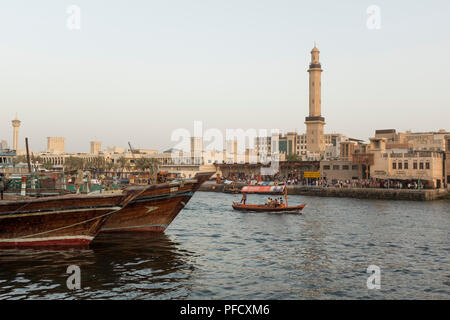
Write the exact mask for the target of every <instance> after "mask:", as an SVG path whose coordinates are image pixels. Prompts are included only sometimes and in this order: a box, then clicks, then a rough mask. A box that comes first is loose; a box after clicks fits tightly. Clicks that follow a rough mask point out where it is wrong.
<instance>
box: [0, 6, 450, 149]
mask: <svg viewBox="0 0 450 320" xmlns="http://www.w3.org/2000/svg"><path fill="white" fill-rule="evenodd" d="M132 4H133V5H131V2H125V1H95V2H94V1H86V0H72V1H49V0H42V1H39V2H36V3H33V2H29V1H25V0H16V1H10V2H8V3H1V4H0V28H2V30H3V32H2V34H1V36H0V61H1V64H0V66H1V67H0V105H1V116H0V140H7V141H8V144H9V145H10V146H11V145H12V133H13V130H12V125H11V120H13V119H14V118H15V116H16V113H17V115H18V118H19V120H21V121H22V123H21V126H20V136H19V146H20V148H23V147H24V138H25V137H29V139H30V148H31V149H32V150H34V151H42V150H45V148H46V137H51V136H54V137H66V151H67V152H88V151H89V148H90V145H89V142H90V141H102V147H103V148H104V147H106V146H113V145H116V146H123V147H125V148H127V143H128V141H130V142H131V143H132V145H133V147H135V148H147V149H158V150H159V151H163V150H166V149H169V148H170V147H171V146H172V145H173V144H174V143H173V142H171V141H170V135H171V132H172V131H173V130H175V129H178V128H186V129H188V130H190V131H191V132H193V124H194V121H195V120H200V121H202V122H203V126H204V129H205V130H206V129H208V128H218V129H221V130H223V132H225V129H226V128H242V129H248V128H255V129H264V128H266V129H270V128H277V129H280V130H283V131H286V132H287V131H298V132H305V130H306V128H305V124H304V120H305V116H307V114H308V94H309V92H308V73H307V69H308V64H309V61H310V51H311V49H312V47H313V46H314V42H316V43H317V47H318V48H319V50H320V60H321V63H322V68H323V70H324V71H323V73H322V114H323V116H324V117H325V119H326V123H327V124H326V126H325V133H333V132H334V133H342V134H344V135H347V136H350V137H353V138H360V139H364V140H367V139H368V138H369V137H371V136H373V135H374V132H375V130H376V129H388V128H394V129H397V130H399V131H406V130H412V131H421V132H423V131H437V130H439V129H447V130H450V126H449V125H448V119H450V90H449V88H448V87H449V83H450V61H449V59H448V57H450V37H449V36H448V31H449V30H450V21H449V19H448V17H449V16H450V2H448V1H443V0H442V1H437V0H435V1H427V2H422V1H414V2H411V1H395V2H394V1H358V2H356V1H346V0H344V1H339V2H337V1H315V2H305V3H300V2H299V1H294V0H292V1H287V0H280V1H264V0H259V1H256V0H247V1H237V0H229V1H214V0H213V1H211V0H209V1H207V0H202V1H200V0H193V1H181V0H171V1H164V2H163V1H133V2H132ZM70 5H76V6H78V7H79V8H80V10H81V15H80V17H81V20H80V21H81V29H80V30H69V29H68V28H67V26H66V24H67V19H68V17H69V14H68V13H67V12H66V10H67V8H68V7H69V6H70ZM371 5H376V6H378V7H379V8H380V10H381V11H380V13H381V14H380V17H381V20H380V21H381V22H380V26H381V28H380V29H375V30H373V29H369V28H368V27H367V19H368V18H369V14H367V12H366V10H367V8H368V7H369V6H371Z"/></svg>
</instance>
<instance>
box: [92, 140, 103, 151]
mask: <svg viewBox="0 0 450 320" xmlns="http://www.w3.org/2000/svg"><path fill="white" fill-rule="evenodd" d="M101 151H102V142H101V141H91V154H99V153H100V152H101Z"/></svg>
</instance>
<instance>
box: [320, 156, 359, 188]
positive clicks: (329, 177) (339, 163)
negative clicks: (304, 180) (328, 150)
mask: <svg viewBox="0 0 450 320" xmlns="http://www.w3.org/2000/svg"><path fill="white" fill-rule="evenodd" d="M320 177H322V178H325V179H326V181H327V183H336V182H338V181H347V180H350V181H351V180H353V179H359V177H360V172H359V167H358V165H355V164H353V162H352V161H349V160H322V161H320Z"/></svg>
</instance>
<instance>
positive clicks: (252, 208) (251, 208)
mask: <svg viewBox="0 0 450 320" xmlns="http://www.w3.org/2000/svg"><path fill="white" fill-rule="evenodd" d="M305 206H306V205H305V204H301V205H299V206H295V207H269V206H266V205H257V204H233V209H234V210H238V211H247V212H272V213H301V211H302V210H303V208H304V207H305Z"/></svg>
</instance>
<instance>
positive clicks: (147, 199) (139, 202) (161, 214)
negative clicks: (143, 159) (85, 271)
mask: <svg viewBox="0 0 450 320" xmlns="http://www.w3.org/2000/svg"><path fill="white" fill-rule="evenodd" d="M213 174H214V172H200V173H197V174H196V175H195V177H194V178H193V179H187V180H184V181H173V182H170V183H162V184H153V185H150V186H149V187H147V189H146V190H145V191H143V192H141V193H140V194H139V196H138V197H136V198H135V199H133V200H131V201H130V203H129V204H128V205H127V206H125V207H124V208H122V209H121V210H119V211H117V212H116V213H114V215H113V216H111V218H109V219H108V220H107V221H106V222H105V224H104V225H103V227H102V228H101V232H128V231H157V232H162V231H164V230H166V229H167V227H168V226H169V225H170V223H171V222H172V221H173V220H174V219H175V218H176V216H177V215H178V213H179V212H180V211H181V210H182V209H183V208H184V207H185V206H186V204H187V203H188V202H189V200H190V199H191V198H192V196H193V195H194V193H195V192H196V191H197V190H198V189H199V188H200V186H201V185H202V184H203V182H205V181H206V180H208V179H209V178H210V177H211V176H212V175H213ZM141 188H142V187H141V186H135V187H129V188H128V189H129V190H136V191H137V190H140V189H141Z"/></svg>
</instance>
